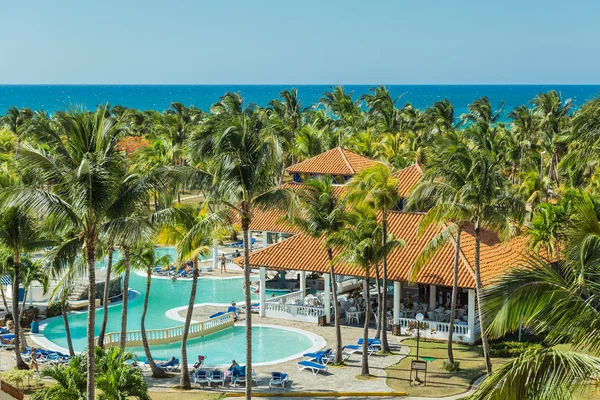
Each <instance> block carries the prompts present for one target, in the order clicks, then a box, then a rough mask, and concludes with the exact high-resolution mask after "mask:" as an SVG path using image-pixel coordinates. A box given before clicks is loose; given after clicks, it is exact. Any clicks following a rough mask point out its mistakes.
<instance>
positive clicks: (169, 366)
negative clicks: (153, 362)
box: [157, 358, 179, 372]
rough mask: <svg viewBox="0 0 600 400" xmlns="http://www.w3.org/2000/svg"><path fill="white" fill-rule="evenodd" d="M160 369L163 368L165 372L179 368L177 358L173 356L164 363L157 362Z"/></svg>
mask: <svg viewBox="0 0 600 400" xmlns="http://www.w3.org/2000/svg"><path fill="white" fill-rule="evenodd" d="M157 366H158V367H159V368H160V369H164V370H166V371H167V372H173V371H177V370H178V369H179V358H174V359H172V360H169V361H167V362H165V363H161V364H157Z"/></svg>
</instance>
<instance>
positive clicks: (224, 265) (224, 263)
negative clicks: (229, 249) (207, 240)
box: [221, 254, 227, 273]
mask: <svg viewBox="0 0 600 400" xmlns="http://www.w3.org/2000/svg"><path fill="white" fill-rule="evenodd" d="M223 272H225V273H227V257H225V254H222V255H221V273H223Z"/></svg>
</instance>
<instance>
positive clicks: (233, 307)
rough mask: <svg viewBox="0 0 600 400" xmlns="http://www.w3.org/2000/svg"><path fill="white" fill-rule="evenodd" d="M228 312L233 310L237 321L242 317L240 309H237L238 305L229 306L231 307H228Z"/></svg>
mask: <svg viewBox="0 0 600 400" xmlns="http://www.w3.org/2000/svg"><path fill="white" fill-rule="evenodd" d="M227 312H228V313H230V312H232V313H233V317H234V320H235V321H237V320H238V319H240V315H239V314H238V309H237V307H236V306H229V307H228V308H227Z"/></svg>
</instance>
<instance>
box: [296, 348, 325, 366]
mask: <svg viewBox="0 0 600 400" xmlns="http://www.w3.org/2000/svg"><path fill="white" fill-rule="evenodd" d="M330 354H331V349H327V350H323V351H315V352H313V353H304V354H303V355H302V357H304V359H305V360H306V361H314V362H317V363H319V364H327V363H328V362H329V355H330Z"/></svg>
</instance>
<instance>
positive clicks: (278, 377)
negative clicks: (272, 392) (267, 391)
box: [269, 372, 288, 389]
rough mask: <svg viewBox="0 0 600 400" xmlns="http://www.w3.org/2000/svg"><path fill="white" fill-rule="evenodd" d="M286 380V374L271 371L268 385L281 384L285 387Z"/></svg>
mask: <svg viewBox="0 0 600 400" xmlns="http://www.w3.org/2000/svg"><path fill="white" fill-rule="evenodd" d="M287 381H288V374H284V373H281V372H271V380H270V381H269V387H270V388H271V387H273V386H281V387H282V388H284V389H285V384H286V382H287Z"/></svg>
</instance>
